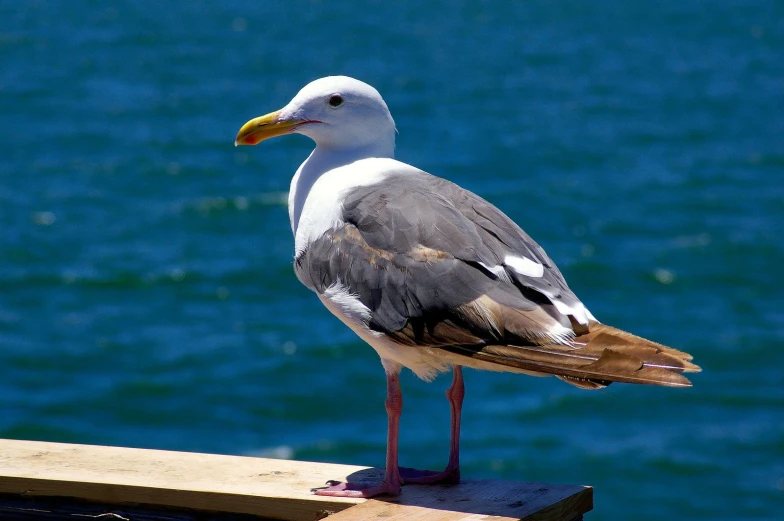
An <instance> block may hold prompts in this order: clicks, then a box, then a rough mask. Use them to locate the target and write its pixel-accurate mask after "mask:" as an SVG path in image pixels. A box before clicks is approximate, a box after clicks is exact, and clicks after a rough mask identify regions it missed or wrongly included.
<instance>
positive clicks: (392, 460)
mask: <svg viewBox="0 0 784 521" xmlns="http://www.w3.org/2000/svg"><path fill="white" fill-rule="evenodd" d="M385 405H386V408H387V418H388V427H387V462H386V464H387V465H386V473H385V474H384V480H383V481H382V482H381V483H379V484H378V485H370V484H366V483H342V482H339V481H328V482H327V485H329V486H327V487H324V488H315V489H313V490H312V492H313V493H314V494H316V495H319V496H339V497H373V496H378V495H380V494H388V495H390V496H399V495H400V485H401V484H402V480H401V479H400V471H399V469H398V465H397V440H398V432H399V430H400V414H401V413H402V412H403V393H402V391H401V390H400V378H399V375H398V373H394V374H390V373H387V400H386V402H385ZM450 461H451V460H450Z"/></svg>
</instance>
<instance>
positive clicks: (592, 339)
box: [447, 322, 700, 389]
mask: <svg viewBox="0 0 784 521" xmlns="http://www.w3.org/2000/svg"><path fill="white" fill-rule="evenodd" d="M447 349H449V350H450V351H453V352H456V353H460V354H463V355H466V356H470V357H472V358H476V359H478V360H483V361H487V362H492V363H496V364H500V365H505V366H508V367H515V368H518V369H523V370H526V371H535V372H541V373H549V374H553V375H556V376H557V377H559V378H561V379H562V380H564V381H565V382H567V383H570V384H572V385H576V386H577V387H581V388H584V389H600V388H602V387H605V386H607V385H609V384H610V383H612V382H626V383H637V384H651V385H664V386H669V387H689V386H691V382H689V380H687V379H686V378H685V377H684V376H682V375H681V374H680V373H684V372H686V373H689V372H696V371H700V368H699V367H698V366H697V365H695V364H693V363H692V362H690V360H691V359H692V357H691V355H689V354H688V353H684V352H682V351H677V350H675V349H672V348H670V347H667V346H664V345H662V344H657V343H656V342H651V341H650V340H646V339H644V338H641V337H638V336H635V335H632V334H631V333H627V332H625V331H621V330H620V329H616V328H614V327H611V326H606V325H604V324H600V323H598V322H593V323H591V324H590V325H589V332H587V333H585V334H582V335H580V336H578V337H576V338H575V345H574V346H567V345H558V344H547V345H536V346H499V345H491V346H484V347H481V348H478V347H473V346H450V347H448V348H447Z"/></svg>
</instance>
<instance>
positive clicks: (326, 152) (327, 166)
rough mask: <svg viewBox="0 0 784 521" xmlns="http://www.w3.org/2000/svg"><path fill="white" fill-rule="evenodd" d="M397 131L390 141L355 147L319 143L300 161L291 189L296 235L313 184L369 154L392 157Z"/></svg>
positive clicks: (290, 203)
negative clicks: (339, 146)
mask: <svg viewBox="0 0 784 521" xmlns="http://www.w3.org/2000/svg"><path fill="white" fill-rule="evenodd" d="M394 156H395V142H394V134H393V136H392V141H391V143H379V144H373V145H367V146H361V147H356V148H345V147H341V148H336V147H327V146H324V145H316V148H315V149H314V150H313V152H311V154H310V156H308V158H307V159H306V160H305V162H304V163H302V164H301V165H300V167H299V168H298V169H297V173H296V174H294V177H293V178H292V180H291V187H290V189H289V220H290V221H291V231H292V232H293V233H294V235H295V236H296V235H297V228H298V227H299V220H300V217H301V216H302V208H303V207H304V206H305V201H307V199H308V195H310V190H311V188H312V187H313V184H314V183H315V182H316V181H318V179H319V178H320V177H321V176H322V175H323V174H324V173H326V172H329V171H330V170H333V169H335V168H338V167H341V166H344V165H348V164H351V163H353V162H355V161H358V160H360V159H367V158H370V157H380V158H381V157H383V158H393V157H394Z"/></svg>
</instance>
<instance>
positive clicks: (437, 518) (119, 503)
mask: <svg viewBox="0 0 784 521" xmlns="http://www.w3.org/2000/svg"><path fill="white" fill-rule="evenodd" d="M381 475H383V469H376V468H368V467H358V466H352V465H337V464H330V463H312V462H304V461H290V460H276V459H264V458H253V457H241V456H221V455H215V454H197V453H188V452H171V451H161V450H147V449H132V448H121V447H101V446H93V445H71V444H62V443H49V442H35V441H20V440H0V519H14V520H27V519H71V520H77V519H81V520H84V519H89V518H93V519H100V520H105V521H106V520H108V521H122V520H136V519H144V520H156V519H166V520H177V521H184V520H191V519H192V520H197V519H198V520H229V519H232V520H250V519H256V520H258V519H278V520H292V521H314V520H317V519H323V518H326V517H329V520H330V521H358V520H368V519H379V520H380V519H383V521H397V520H405V521H420V520H421V521H457V520H480V519H481V520H486V521H505V520H516V519H524V520H537V521H545V520H547V521H556V520H558V521H573V520H577V519H581V518H582V515H583V514H584V513H586V512H588V511H589V510H591V508H592V507H593V490H592V489H591V487H585V486H575V485H551V484H543V483H528V482H508V481H491V480H464V481H463V482H461V483H460V484H459V485H406V486H405V487H403V494H402V495H401V496H400V497H397V498H388V499H384V498H382V499H370V500H365V499H346V498H330V497H322V496H315V495H312V494H311V493H310V489H311V488H314V487H320V486H323V485H324V483H325V482H326V481H327V480H328V479H339V480H345V479H347V478H350V479H351V481H365V480H378V479H380V476H381Z"/></svg>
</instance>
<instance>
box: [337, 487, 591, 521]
mask: <svg viewBox="0 0 784 521" xmlns="http://www.w3.org/2000/svg"><path fill="white" fill-rule="evenodd" d="M592 508H593V489H592V488H591V487H581V486H574V485H549V484H542V483H521V482H508V481H484V480H469V481H466V482H463V483H460V485H459V486H434V485H430V486H411V485H409V486H406V487H405V488H404V491H403V494H402V495H401V496H400V498H398V501H396V502H392V501H379V500H375V499H371V500H368V501H366V502H365V503H363V504H361V505H357V506H354V507H351V508H349V509H347V510H344V511H342V512H340V513H338V514H335V515H334V516H330V517H329V521H359V520H373V519H378V520H383V521H469V520H471V521H478V520H483V521H515V520H521V519H522V520H525V521H572V520H576V519H581V516H582V515H583V514H585V513H586V512H588V511H590V510H591V509H592Z"/></svg>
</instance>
